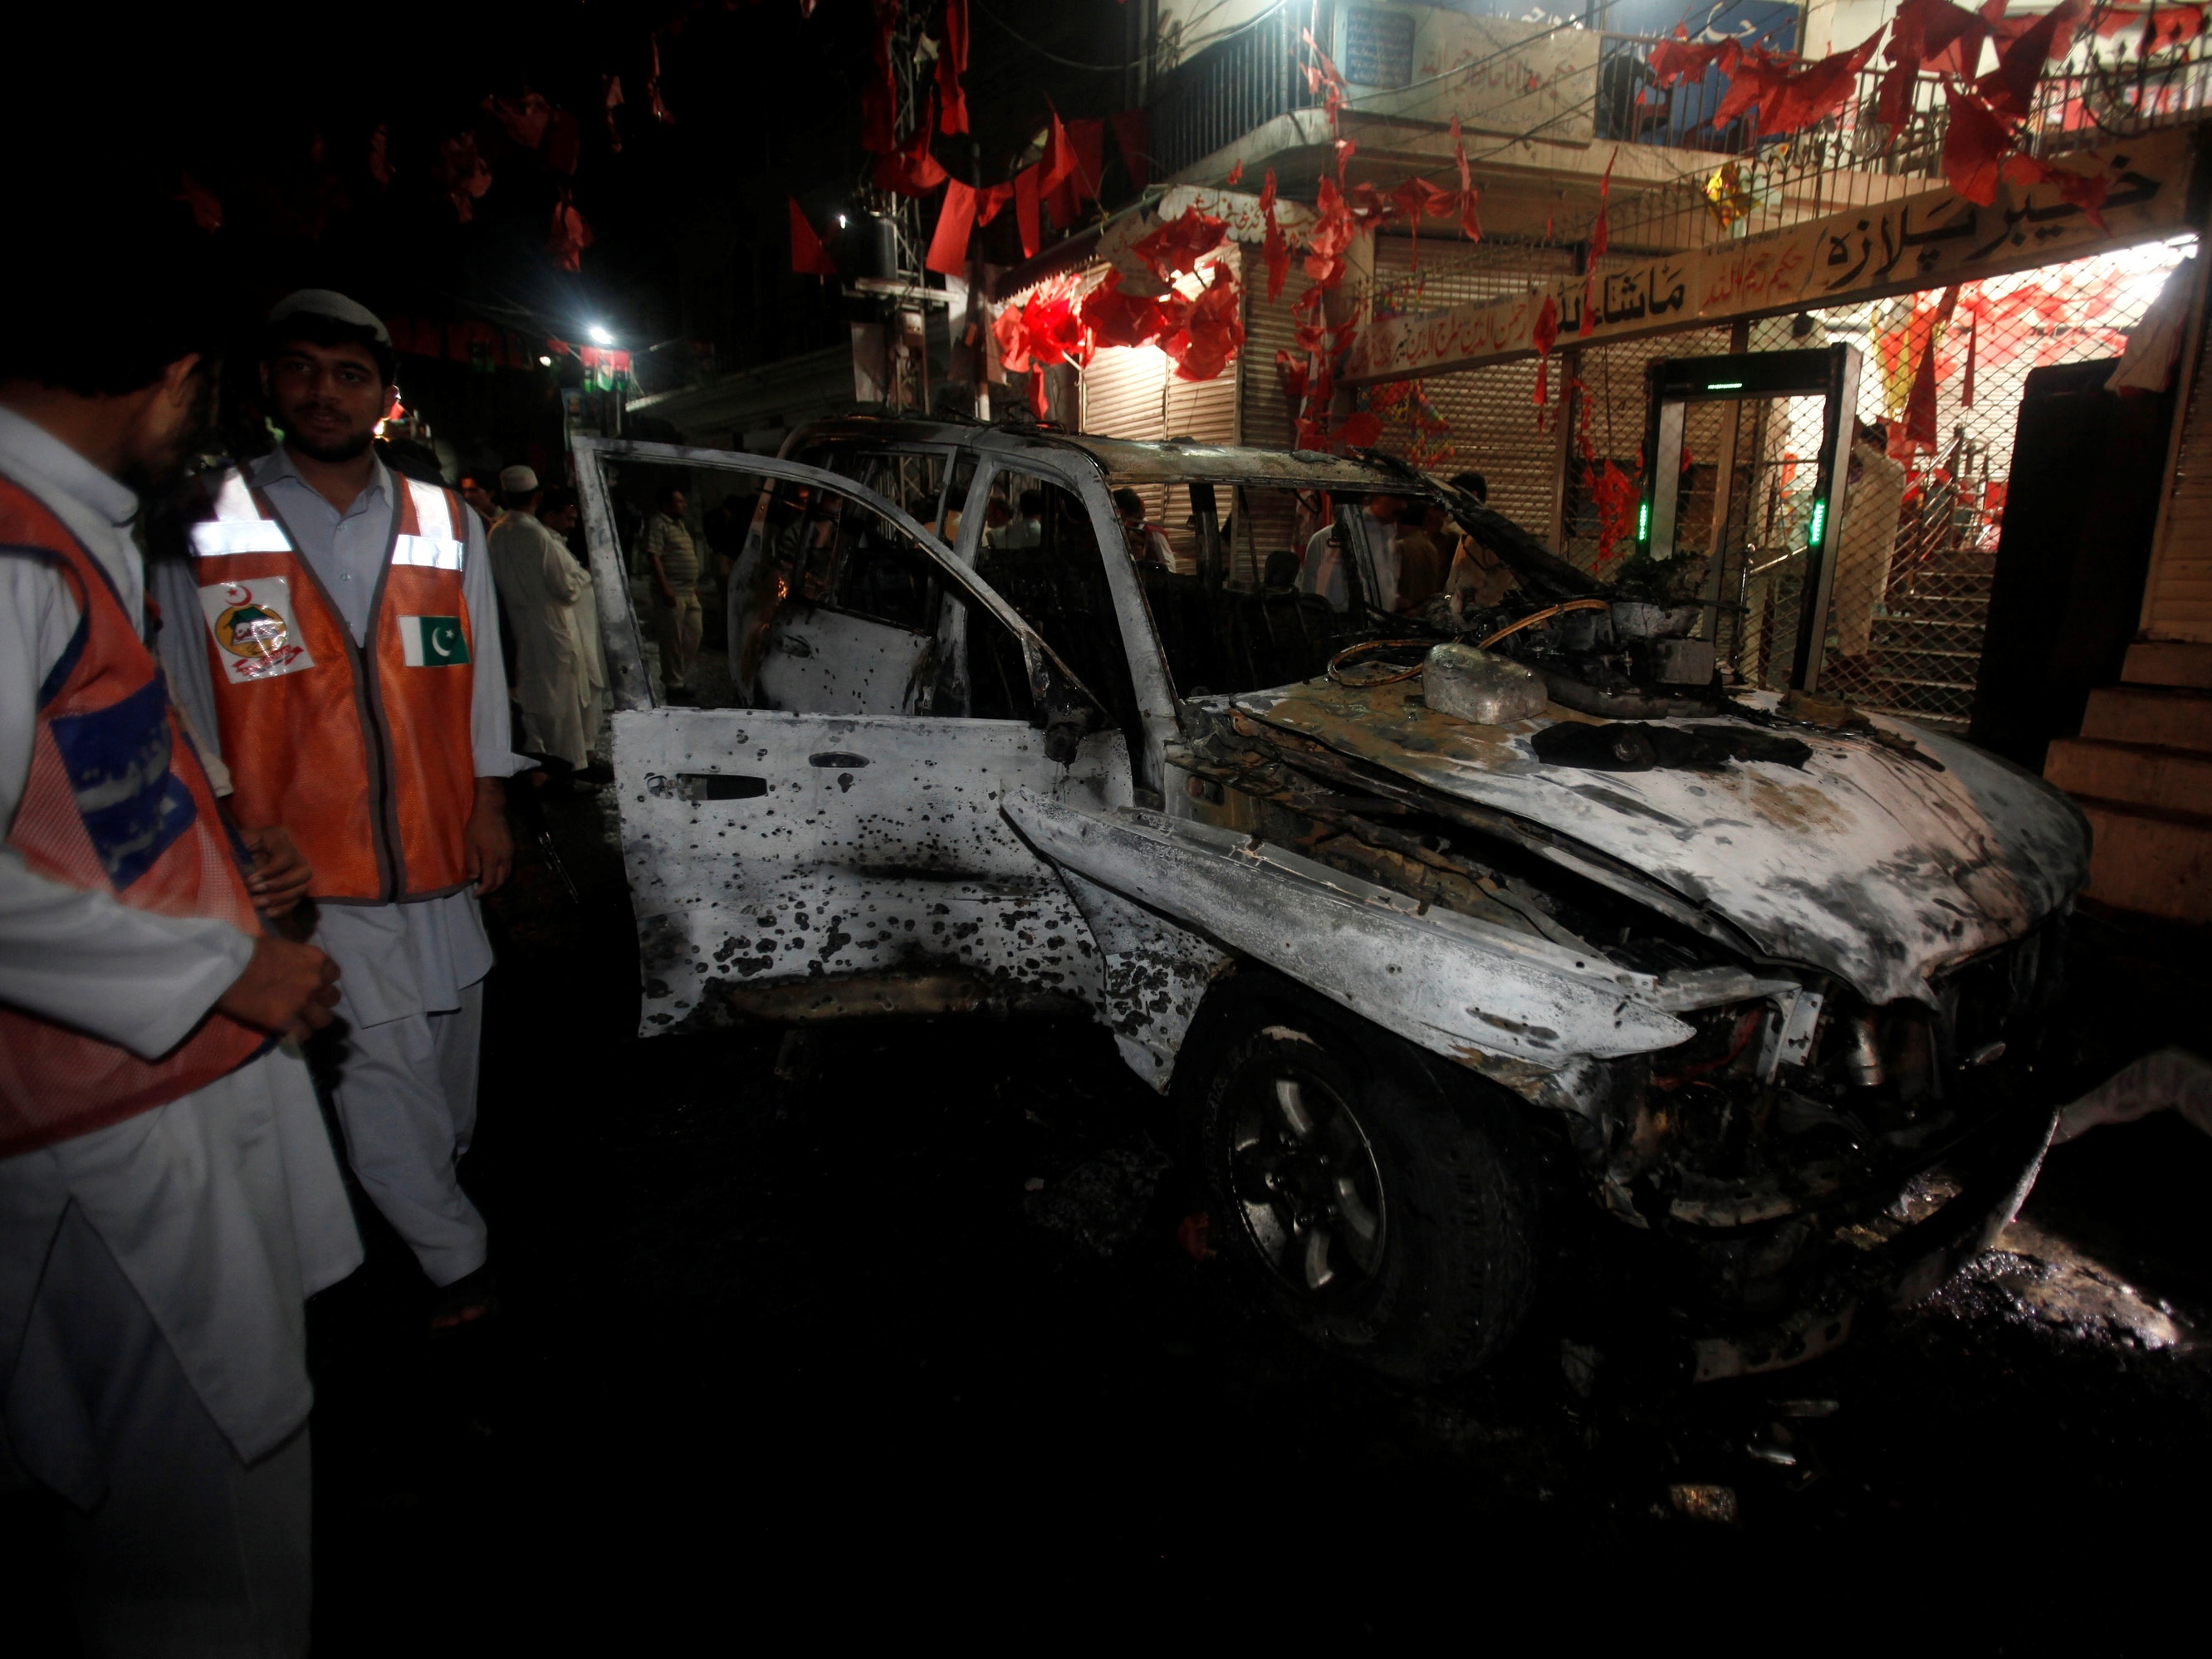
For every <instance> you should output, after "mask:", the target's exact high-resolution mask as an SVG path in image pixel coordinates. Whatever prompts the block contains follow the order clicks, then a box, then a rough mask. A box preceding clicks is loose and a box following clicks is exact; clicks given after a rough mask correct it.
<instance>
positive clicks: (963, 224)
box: [922, 179, 975, 276]
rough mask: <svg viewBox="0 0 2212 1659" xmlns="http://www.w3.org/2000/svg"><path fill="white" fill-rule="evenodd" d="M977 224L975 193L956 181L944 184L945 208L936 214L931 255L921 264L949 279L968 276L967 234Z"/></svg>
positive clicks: (930, 243) (967, 186)
mask: <svg viewBox="0 0 2212 1659" xmlns="http://www.w3.org/2000/svg"><path fill="white" fill-rule="evenodd" d="M974 227H975V190H974V188H973V187H972V186H970V185H964V184H963V183H962V182H961V181H960V180H959V179H947V180H946V181H945V205H944V206H943V207H941V208H939V210H938V212H937V231H936V234H934V235H933V236H931V238H930V239H929V254H928V257H927V258H925V259H924V260H923V261H922V264H924V265H926V266H927V268H928V269H929V270H935V271H941V272H942V273H943V274H944V275H945V276H966V275H967V273H968V234H969V231H970V230H971V229H973V228H974Z"/></svg>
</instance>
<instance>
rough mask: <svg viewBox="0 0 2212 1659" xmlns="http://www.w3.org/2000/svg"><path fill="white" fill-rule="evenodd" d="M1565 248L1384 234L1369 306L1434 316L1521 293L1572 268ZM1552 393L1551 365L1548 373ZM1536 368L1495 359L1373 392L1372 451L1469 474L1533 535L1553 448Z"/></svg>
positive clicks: (1547, 499) (1554, 465)
mask: <svg viewBox="0 0 2212 1659" xmlns="http://www.w3.org/2000/svg"><path fill="white" fill-rule="evenodd" d="M1574 268H1575V262H1574V254H1573V252H1572V251H1571V250H1570V249H1567V248H1559V247H1535V246H1525V245H1522V244H1517V243H1511V242H1477V243H1474V244H1472V245H1470V244H1468V243H1467V242H1464V241H1462V240H1458V239H1457V238H1456V237H1447V236H1443V235H1439V236H1435V237H1423V238H1420V239H1419V240H1418V241H1416V240H1415V239H1414V238H1413V237H1410V236H1381V237H1377V238H1376V243H1375V287H1376V294H1375V298H1376V306H1377V307H1378V308H1379V309H1383V310H1387V311H1394V312H1401V313H1402V312H1408V311H1436V310H1440V309H1442V308H1443V307H1447V306H1455V305H1459V304H1462V303H1463V302H1464V301H1469V300H1495V299H1499V298H1502V297H1503V296H1504V295H1510V294H1519V293H1522V292H1524V291H1525V290H1526V289H1528V286H1529V284H1530V283H1534V282H1537V281H1541V280H1543V279H1546V278H1549V277H1553V276H1568V275H1571V274H1572V273H1573V271H1574ZM1557 377H1558V365H1557V364H1554V365H1553V385H1554V390H1553V395H1554V396H1556V395H1557V390H1556V386H1557ZM1535 392H1536V365H1535V364H1534V362H1519V363H1493V364H1489V365H1486V366H1485V367H1483V368H1470V369H1462V370H1461V371H1460V372H1459V373H1457V374H1436V375H1431V376H1430V377H1428V378H1427V379H1425V380H1416V381H1408V382H1406V383H1405V384H1404V386H1403V388H1402V389H1394V388H1385V387H1380V386H1376V387H1371V388H1370V389H1369V391H1368V392H1367V397H1366V404H1367V407H1368V408H1370V409H1371V410H1374V411H1375V412H1376V414H1379V415H1381V416H1383V437H1382V440H1381V442H1380V445H1379V447H1381V448H1383V449H1387V450H1389V451H1390V452H1391V453H1393V454H1397V455H1402V456H1404V457H1405V458H1406V459H1407V460H1408V461H1410V462H1412V463H1413V465H1416V466H1418V467H1419V468H1420V469H1421V470H1422V471H1425V472H1435V473H1440V474H1446V475H1449V474H1450V473H1454V472H1459V471H1469V470H1472V471H1476V472H1480V473H1481V474H1482V475H1483V478H1484V480H1485V481H1486V483H1488V484H1489V486H1490V504H1491V505H1492V507H1496V508H1498V511H1499V512H1501V513H1504V514H1505V515H1506V516H1507V517H1508V518H1510V519H1513V520H1516V521H1517V522H1519V523H1521V524H1522V525H1525V526H1528V528H1530V529H1531V530H1534V532H1536V533H1537V534H1538V535H1542V534H1543V533H1545V530H1546V528H1547V526H1548V525H1549V524H1550V523H1551V518H1552V496H1553V490H1554V489H1556V488H1557V474H1558V468H1559V462H1558V454H1559V450H1558V445H1557V442H1556V441H1555V440H1554V439H1553V437H1551V436H1550V435H1548V434H1547V433H1540V432H1539V431H1537V429H1536V406H1535Z"/></svg>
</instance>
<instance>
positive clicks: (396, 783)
mask: <svg viewBox="0 0 2212 1659" xmlns="http://www.w3.org/2000/svg"><path fill="white" fill-rule="evenodd" d="M391 478H392V492H393V495H394V496H395V498H396V499H395V501H394V502H393V508H392V544H391V547H390V549H389V550H388V552H387V553H386V558H385V563H384V570H383V574H382V577H381V580H380V582H379V584H378V588H377V593H376V597H375V599H374V604H373V605H372V607H371V610H370V613H369V625H368V640H367V643H366V644H365V645H359V646H356V644H355V643H354V638H353V631H352V630H351V629H349V628H348V627H347V626H346V621H345V617H344V616H343V614H342V613H341V612H340V611H339V610H338V608H337V605H335V604H334V603H332V601H331V597H330V593H329V591H328V590H327V589H325V587H324V586H323V583H322V579H321V578H320V577H319V576H318V575H316V574H315V572H314V569H313V567H312V566H310V565H309V564H308V563H307V560H305V559H304V558H302V557H301V556H300V553H299V550H298V547H297V545H296V544H295V541H294V539H293V538H292V536H291V535H290V533H289V532H287V531H286V529H285V528H284V525H283V521H282V520H280V519H279V518H278V517H277V515H276V512H275V511H274V510H273V509H272V508H271V507H270V505H269V501H268V497H267V496H266V495H264V494H263V493H262V492H261V491H259V490H258V489H252V487H251V486H250V485H249V484H248V483H247V482H246V478H245V477H244V476H243V475H242V474H241V473H240V472H239V471H237V470H236V469H235V468H234V469H232V470H231V471H228V472H226V473H225V474H224V475H223V476H222V481H221V483H219V484H218V485H217V486H216V492H215V500H214V514H215V515H214V517H212V518H210V519H207V520H203V521H201V522H200V523H198V524H196V525H194V526H192V530H191V537H192V552H193V556H194V557H193V563H194V565H195V567H196V568H197V580H198V582H199V592H200V610H201V613H202V614H201V616H200V617H199V618H197V621H198V622H199V623H200V624H201V625H202V626H204V628H205V629H206V630H207V650H208V665H209V668H210V678H212V679H213V681H214V682H215V710H216V726H217V727H218V729H219V731H220V733H221V742H222V757H223V760H224V762H225V763H227V764H228V766H229V768H230V775H231V787H232V792H233V793H232V795H231V811H233V812H234V813H235V814H236V816H237V817H238V821H239V822H240V823H244V824H247V825H249V826H254V827H258V826H260V825H262V824H270V823H281V824H283V826H284V827H285V828H286V829H289V830H290V831H291V834H292V839H293V841H294V842H296V843H297V844H298V846H299V848H300V851H301V853H302V854H304V855H305V856H306V858H307V862H308V863H309V864H310V865H312V866H313V867H314V872H315V878H314V885H313V887H312V888H311V889H310V891H311V892H312V893H313V896H315V897H316V898H318V899H320V900H322V901H324V902H326V903H337V904H391V903H395V902H398V901H400V900H403V899H422V898H435V897H436V896H439V895H441V894H443V893H452V892H457V891H459V890H461V889H462V888H464V887H466V886H467V885H468V884H469V876H468V865H467V853H466V847H465V838H466V837H465V832H466V830H467V829H468V823H469V815H470V813H471V811H474V810H475V807H476V755H475V750H474V747H473V745H472V744H471V741H470V735H469V708H470V701H471V692H472V690H473V689H474V686H475V682H476V669H475V666H474V664H473V662H472V660H471V653H472V651H473V647H474V642H475V630H474V629H473V627H472V626H471V622H470V618H469V607H468V601H467V600H466V599H464V598H463V597H462V592H461V562H462V559H463V557H464V556H465V553H466V551H467V547H468V540H467V524H468V520H465V518H463V517H462V516H461V515H462V514H463V513H465V512H466V511H467V510H468V509H467V508H466V507H464V506H463V505H462V504H461V501H460V498H459V496H457V495H454V494H453V492H452V491H451V490H448V489H442V488H441V487H440V486H438V485H436V484H428V483H422V482H421V481H419V480H417V479H414V478H407V477H402V476H401V475H400V474H398V473H397V472H394V473H392V474H391ZM192 620H194V619H189V618H172V620H171V625H172V626H176V625H184V626H190V625H191V622H192Z"/></svg>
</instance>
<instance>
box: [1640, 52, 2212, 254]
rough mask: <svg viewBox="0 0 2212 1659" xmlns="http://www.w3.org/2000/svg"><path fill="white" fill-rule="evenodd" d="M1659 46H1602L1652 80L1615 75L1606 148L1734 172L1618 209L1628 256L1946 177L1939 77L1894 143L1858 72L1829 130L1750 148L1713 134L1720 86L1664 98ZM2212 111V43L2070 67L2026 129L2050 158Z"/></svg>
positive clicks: (1924, 84)
mask: <svg viewBox="0 0 2212 1659" xmlns="http://www.w3.org/2000/svg"><path fill="white" fill-rule="evenodd" d="M1615 42H1619V43H1620V44H1619V45H1618V46H1615ZM1656 44H1657V42H1656V41H1654V40H1635V39H1633V38H1632V37H1628V36H1613V37H1609V38H1608V39H1607V42H1606V43H1605V47H1604V48H1603V49H1602V50H1601V59H1600V61H1601V64H1607V63H1609V62H1615V61H1622V60H1626V62H1628V63H1631V64H1636V65H1637V66H1638V67H1639V68H1642V69H1644V75H1643V76H1641V77H1638V76H1637V75H1636V73H1635V71H1634V70H1632V69H1630V68H1626V67H1624V68H1621V69H1615V70H1612V72H1611V86H1612V88H1613V96H1611V97H1609V98H1607V97H1603V96H1602V95H1601V106H1600V114H1599V132H1600V136H1601V138H1604V137H1611V138H1613V139H1614V140H1616V141H1617V142H1626V143H1642V144H1652V145H1658V146H1661V147H1662V148H1669V149H1687V150H1701V151H1705V152H1706V153H1708V154H1714V155H1727V156H1729V157H1732V158H1735V160H1734V165H1733V166H1732V167H1730V168H1729V175H1730V176H1729V177H1726V178H1723V177H1722V176H1721V175H1720V174H1719V173H1715V172H1713V171H1711V170H1710V169H1707V168H1705V167H1699V168H1697V169H1696V170H1695V171H1694V172H1693V173H1692V174H1691V175H1690V176H1687V177H1685V178H1684V179H1680V181H1679V182H1677V183H1676V184H1674V185H1667V186H1663V187H1662V188H1660V189H1657V190H1654V191H1647V192H1644V194H1643V195H1641V196H1639V197H1638V198H1637V199H1636V200H1635V201H1634V202H1633V203H1632V204H1624V205H1623V206H1621V207H1619V208H1616V209H1615V210H1614V211H1613V215H1612V235H1613V240H1614V242H1615V243H1617V244H1619V245H1620V246H1623V247H1624V248H1626V247H1629V246H1647V247H1668V246H1687V245H1690V244H1691V243H1694V242H1698V241H1703V240H1708V239H1709V238H1710V237H1711V236H1712V235H1713V234H1715V232H1716V230H1717V229H1719V230H1723V231H1725V232H1726V233H1728V234H1735V235H1739V236H1741V235H1747V234H1754V233H1756V232H1759V231H1763V230H1771V229H1774V228H1778V227H1780V226H1782V225H1784V224H1789V223H1791V222H1795V221H1796V220H1798V219H1800V218H1803V217H1808V216H1815V215H1818V214H1821V213H1833V212H1838V211H1840V210H1844V209H1845V208H1849V207H1855V206H1863V205H1866V204H1869V203H1871V202H1874V201H1875V200H1877V199H1880V198H1882V197H1887V196H1890V195H1893V194H1894V193H1895V192H1896V191H1897V190H1898V189H1899V188H1900V186H1899V184H1898V183H1896V182H1893V181H1897V180H1905V179H1928V180H1935V179H1941V178H1942V176H1943V141H1944V138H1945V137H1946V136H1947V135H1948V132H1949V131H1950V124H1951V123H1950V106H1949V103H1948V100H1947V99H1946V98H1945V96H1944V94H1943V85H1942V80H1941V78H1940V77H1938V76H1933V75H1923V76H1920V77H1919V78H1918V80H1917V82H1915V83H1914V87H1913V96H1912V108H1911V113H1910V115H1909V116H1908V117H1907V118H1906V119H1905V122H1904V124H1903V125H1901V126H1900V127H1899V129H1898V130H1897V131H1895V132H1894V133H1893V132H1891V131H1889V130H1888V129H1887V128H1886V127H1884V126H1883V125H1881V123H1880V122H1878V121H1877V120H1875V108H1876V97H1877V93H1878V90H1879V88H1880V85H1881V70H1880V69H1879V68H1869V69H1868V70H1863V71H1862V73H1861V74H1860V76H1859V78H1858V86H1857V89H1856V91H1855V92H1854V94H1853V95H1852V97H1851V99H1850V101H1849V102H1847V103H1846V104H1844V106H1843V107H1842V108H1841V109H1839V110H1838V111H1837V112H1835V113H1834V114H1833V115H1832V116H1830V117H1828V118H1827V119H1826V120H1824V121H1821V122H1819V123H1817V124H1815V125H1813V126H1810V127H1808V128H1806V129H1805V130H1803V131H1800V132H1794V133H1789V134H1784V135H1773V136H1768V137H1753V135H1752V134H1751V133H1750V131H1749V130H1748V129H1747V127H1746V125H1745V124H1744V123H1743V122H1741V120H1736V121H1731V122H1729V124H1728V125H1726V126H1725V127H1722V128H1718V129H1717V128H1716V127H1715V126H1714V125H1713V123H1712V121H1711V115H1710V112H1711V110H1712V109H1713V108H1715V107H1716V106H1717V102H1718V97H1719V94H1718V91H1717V86H1716V82H1717V80H1718V77H1717V75H1713V74H1709V75H1708V76H1706V78H1705V81H1704V82H1684V83H1682V84H1681V85H1679V86H1676V87H1674V88H1657V87H1656V86H1655V85H1654V84H1653V83H1652V82H1651V81H1650V76H1649V69H1648V65H1645V64H1644V63H1643V59H1644V58H1648V56H1649V52H1650V47H1651V46H1655V45H1656ZM2112 44H2113V43H2111V42H2103V43H2100V46H2111V45H2112ZM1669 94H1671V97H1670V96H1669ZM2208 107H2212V37H2200V38H2199V39H2198V40H2195V41H2191V43H2190V44H2189V46H2188V47H2187V49H2186V50H2185V51H2184V52H2166V53H2161V54H2160V55H2159V56H2158V57H2156V58H2153V59H2151V60H2149V61H2148V62H2143V61H2142V60H2138V59H2136V58H2133V57H2131V56H2122V55H2120V54H2118V52H2113V53H2111V54H2108V55H2106V56H2105V57H2103V58H2101V59H2092V60H2090V61H2088V62H2087V63H2082V62H2081V61H2080V60H2079V59H2078V58H2077V59H2076V61H2075V64H2074V66H2073V67H2070V68H2065V69H2062V70H2057V71H2056V72H2053V73H2051V74H2048V75H2046V76H2045V77H2044V78H2043V80H2042V81H2041V82H2039V85H2038V87H2037V92H2036V103H2035V107H2034V109H2033V112H2032V113H2031V115H2030V117H2029V118H2028V121H2027V132H2028V148H2029V149H2030V150H2031V151H2033V153H2034V154H2035V155H2042V156H2051V155H2063V154H2064V153H2065V152H2067V151H2069V150H2074V149H2087V148H2089V147H2091V146H2094V145H2099V144H2109V143H2116V142H2118V141H2121V140H2124V139H2126V138H2130V137H2134V136H2136V135H2137V134H2139V133H2142V132H2145V131H2150V130H2152V129H2154V128H2157V127H2161V126H2170V125H2176V124H2178V123H2180V122H2183V121H2186V120H2190V119H2192V118H2197V117H2199V116H2201V115H2202V114H2203V112H2205V111H2206V110H2207V109H2208ZM1608 123H1610V125H1608Z"/></svg>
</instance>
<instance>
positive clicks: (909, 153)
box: [873, 92, 945, 196]
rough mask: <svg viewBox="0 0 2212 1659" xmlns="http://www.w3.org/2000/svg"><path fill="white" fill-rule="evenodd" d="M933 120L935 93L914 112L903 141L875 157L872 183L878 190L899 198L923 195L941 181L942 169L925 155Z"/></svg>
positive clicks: (943, 176) (928, 154)
mask: <svg viewBox="0 0 2212 1659" xmlns="http://www.w3.org/2000/svg"><path fill="white" fill-rule="evenodd" d="M936 118H937V94H935V93H934V92H933V93H931V94H929V96H928V97H927V99H925V100H923V102H922V106H921V110H920V111H919V112H917V114H916V116H915V124H914V131H912V132H911V133H909V134H908V135H907V141H906V143H904V144H902V145H901V146H900V147H899V148H898V149H896V150H893V151H892V152H891V153H890V155H879V156H878V157H877V158H876V167H875V173H874V174H873V181H874V184H875V186H876V188H877V189H878V190H888V191H895V192H896V193H897V194H898V195H901V196H926V195H927V194H928V193H929V192H930V191H933V190H935V189H936V188H937V187H938V186H939V185H941V184H943V183H944V182H945V169H944V168H943V167H940V166H939V164H938V161H937V158H936V157H935V156H933V155H931V154H930V153H929V139H930V129H931V127H932V125H933V124H934V123H935V121H936Z"/></svg>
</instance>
